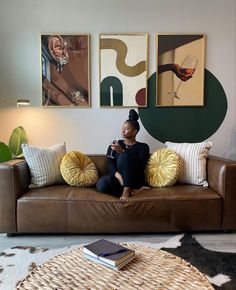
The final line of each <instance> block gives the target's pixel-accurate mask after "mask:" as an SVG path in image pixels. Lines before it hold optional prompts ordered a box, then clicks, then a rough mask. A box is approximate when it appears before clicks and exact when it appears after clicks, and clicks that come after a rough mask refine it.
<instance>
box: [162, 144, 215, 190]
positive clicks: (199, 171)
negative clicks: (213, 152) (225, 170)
mask: <svg viewBox="0 0 236 290" xmlns="http://www.w3.org/2000/svg"><path fill="white" fill-rule="evenodd" d="M165 145H166V146H167V148H171V149H172V150H174V151H175V152H176V153H177V154H179V155H180V157H181V159H182V160H181V161H182V162H181V163H182V164H181V173H180V176H179V179H178V182H180V183H188V184H195V185H202V186H208V182H207V180H206V157H207V156H208V153H209V149H210V148H211V147H212V142H210V141H206V142H200V143H172V142H165Z"/></svg>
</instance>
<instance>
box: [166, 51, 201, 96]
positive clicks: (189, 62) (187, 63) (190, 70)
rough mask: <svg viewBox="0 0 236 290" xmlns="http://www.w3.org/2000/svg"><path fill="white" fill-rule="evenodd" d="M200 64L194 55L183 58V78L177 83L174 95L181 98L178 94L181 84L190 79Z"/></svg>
mask: <svg viewBox="0 0 236 290" xmlns="http://www.w3.org/2000/svg"><path fill="white" fill-rule="evenodd" d="M197 64H198V59H197V57H196V56H194V55H188V56H186V58H185V59H184V60H183V62H182V64H181V68H180V73H181V74H182V79H180V80H179V81H178V83H177V86H176V89H174V91H173V92H172V95H173V97H175V98H177V99H179V96H178V91H179V88H180V86H181V85H182V83H183V82H185V81H187V80H189V79H190V78H191V77H192V76H193V74H194V72H195V71H196V67H197Z"/></svg>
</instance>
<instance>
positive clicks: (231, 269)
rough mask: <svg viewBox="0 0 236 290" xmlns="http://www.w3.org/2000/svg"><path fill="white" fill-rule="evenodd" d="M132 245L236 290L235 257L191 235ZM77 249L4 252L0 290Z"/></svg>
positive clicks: (215, 284)
mask: <svg viewBox="0 0 236 290" xmlns="http://www.w3.org/2000/svg"><path fill="white" fill-rule="evenodd" d="M108 239H109V238H108ZM131 243H134V241H132V242H131ZM135 243H138V244H141V245H145V246H149V247H152V248H156V249H163V250H165V251H167V252H170V253H172V254H174V255H177V256H179V257H181V258H183V259H185V260H186V261H188V262H190V263H191V264H192V265H193V266H195V267H196V268H197V269H198V270H199V271H200V272H202V273H203V274H205V275H206V276H207V278H208V279H209V281H210V282H211V283H212V285H213V287H214V288H215V289H220V290H236V253H224V252H219V251H211V250H208V249H205V248H204V247H202V246H201V245H200V243H199V242H197V240H196V239H195V238H193V237H192V235H190V234H186V235H183V234H180V235H176V236H174V237H172V238H170V239H168V240H167V241H165V242H163V243H156V244H155V243H144V242H138V241H137V242H135ZM77 246H78V245H75V246H70V247H65V248H59V249H47V248H35V247H30V246H25V247H22V246H19V247H14V248H11V249H7V250H5V251H3V252H2V253H0V289H2V290H13V289H15V286H16V285H17V284H18V283H19V281H20V280H22V279H24V278H25V277H26V276H27V274H28V273H29V272H30V271H32V270H33V269H34V268H35V267H36V266H38V265H41V264H42V263H44V262H45V261H46V260H48V259H50V258H52V257H54V256H56V255H58V254H61V253H63V252H65V251H68V250H70V249H72V248H74V247H77Z"/></svg>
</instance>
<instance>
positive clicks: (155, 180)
mask: <svg viewBox="0 0 236 290" xmlns="http://www.w3.org/2000/svg"><path fill="white" fill-rule="evenodd" d="M180 166H181V160H180V156H179V155H178V154H177V153H175V152H174V151H173V150H171V149H169V148H163V149H159V150H157V151H155V152H153V153H152V155H151V156H150V157H149V160H148V163H147V166H146V169H145V178H146V181H147V183H148V184H149V185H150V186H152V187H163V186H170V185H173V184H174V183H175V182H176V181H177V179H178V177H179V174H180Z"/></svg>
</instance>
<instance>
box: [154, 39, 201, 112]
mask: <svg viewBox="0 0 236 290" xmlns="http://www.w3.org/2000/svg"><path fill="white" fill-rule="evenodd" d="M156 40H157V46H156V47H157V49H156V53H157V74H156V76H157V77H156V88H157V89H156V90H157V91H156V105H157V106H167V107H168V106H203V105H204V64H205V35H204V34H157V35H156Z"/></svg>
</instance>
